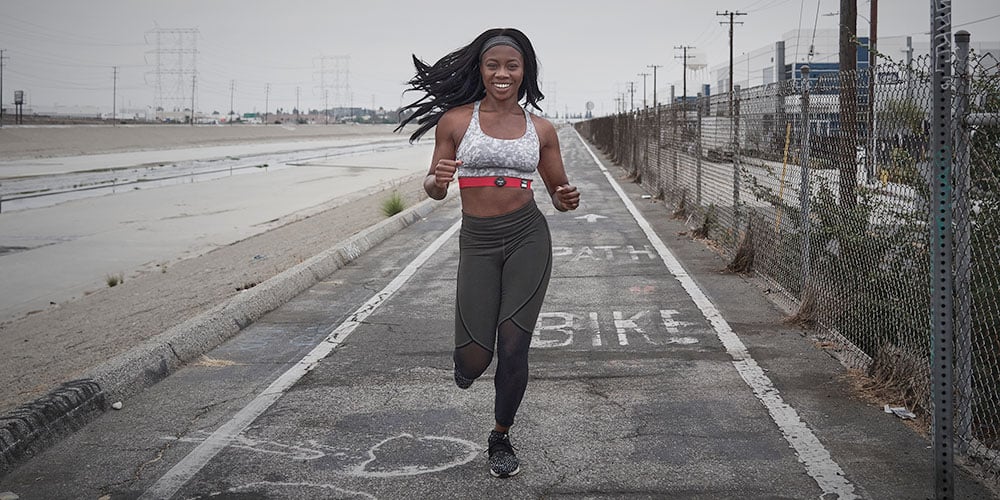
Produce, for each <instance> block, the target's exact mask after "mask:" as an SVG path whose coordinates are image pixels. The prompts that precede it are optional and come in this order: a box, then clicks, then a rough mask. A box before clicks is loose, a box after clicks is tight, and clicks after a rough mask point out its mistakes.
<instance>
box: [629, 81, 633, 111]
mask: <svg viewBox="0 0 1000 500" xmlns="http://www.w3.org/2000/svg"><path fill="white" fill-rule="evenodd" d="M628 93H629V94H630V95H629V108H630V109H629V111H635V82H628Z"/></svg>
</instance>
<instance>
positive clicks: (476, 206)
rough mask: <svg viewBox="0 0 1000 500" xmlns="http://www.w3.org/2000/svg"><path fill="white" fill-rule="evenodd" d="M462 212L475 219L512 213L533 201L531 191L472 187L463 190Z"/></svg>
mask: <svg viewBox="0 0 1000 500" xmlns="http://www.w3.org/2000/svg"><path fill="white" fill-rule="evenodd" d="M460 194H461V195H462V212H463V213H465V214H468V215H471V216H473V217H496V216H498V215H503V214H508V213H511V212H513V211H515V210H517V209H519V208H521V207H523V206H524V205H525V204H527V203H528V202H530V201H531V199H532V198H533V197H534V195H533V194H532V191H531V190H530V189H511V188H502V187H492V186H485V187H470V188H464V189H462V191H461V193H460Z"/></svg>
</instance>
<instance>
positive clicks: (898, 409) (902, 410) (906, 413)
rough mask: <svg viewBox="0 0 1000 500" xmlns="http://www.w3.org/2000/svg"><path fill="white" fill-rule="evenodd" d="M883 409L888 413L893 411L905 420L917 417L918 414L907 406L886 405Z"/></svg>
mask: <svg viewBox="0 0 1000 500" xmlns="http://www.w3.org/2000/svg"><path fill="white" fill-rule="evenodd" d="M882 409H883V410H884V411H885V412H886V413H892V414H894V415H896V416H897V417H899V418H901V419H903V420H912V419H915V418H917V416H916V415H915V414H914V413H913V412H912V411H910V410H907V409H906V407H905V406H889V405H885V406H884V407H882Z"/></svg>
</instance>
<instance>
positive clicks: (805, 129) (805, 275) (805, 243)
mask: <svg viewBox="0 0 1000 500" xmlns="http://www.w3.org/2000/svg"><path fill="white" fill-rule="evenodd" d="M801 71H802V120H801V121H802V131H801V132H802V151H801V152H800V153H799V163H800V171H801V172H802V181H801V183H800V185H799V210H800V211H801V212H802V222H801V234H802V236H801V238H802V241H801V242H800V245H801V249H802V250H801V252H802V292H803V294H804V293H805V289H806V283H808V282H809V260H810V259H809V196H810V194H811V190H810V188H809V66H802V69H801ZM800 298H802V296H800Z"/></svg>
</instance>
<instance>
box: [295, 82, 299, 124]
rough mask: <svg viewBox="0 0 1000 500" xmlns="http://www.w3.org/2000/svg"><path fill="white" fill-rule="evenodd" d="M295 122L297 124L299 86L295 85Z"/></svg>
mask: <svg viewBox="0 0 1000 500" xmlns="http://www.w3.org/2000/svg"><path fill="white" fill-rule="evenodd" d="M295 124H296V125H298V124H299V87H295Z"/></svg>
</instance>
